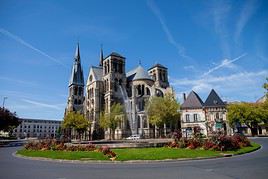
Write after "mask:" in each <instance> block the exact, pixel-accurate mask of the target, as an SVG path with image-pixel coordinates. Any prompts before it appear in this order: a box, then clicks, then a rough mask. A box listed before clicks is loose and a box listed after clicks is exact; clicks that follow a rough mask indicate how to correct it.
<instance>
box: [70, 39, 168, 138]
mask: <svg viewBox="0 0 268 179" xmlns="http://www.w3.org/2000/svg"><path fill="white" fill-rule="evenodd" d="M125 64H126V58H125V57H124V56H122V55H120V54H118V53H116V52H112V53H111V54H110V55H108V56H106V57H104V56H103V50H102V48H101V51H100V59H99V64H98V65H97V66H91V67H90V69H89V74H88V77H87V81H86V84H85V82H84V76H83V69H82V66H81V58H80V50H79V44H78V45H77V47H76V51H75V56H74V64H73V67H72V72H71V78H70V81H69V96H68V101H67V107H66V109H65V114H66V113H67V112H70V111H76V112H80V113H82V114H84V115H85V117H86V118H87V119H88V120H90V122H91V128H90V129H89V131H90V134H89V136H90V137H89V136H87V137H88V138H90V139H101V138H106V139H108V138H109V134H110V132H111V131H110V130H106V131H103V130H102V129H101V128H100V127H99V120H100V114H101V112H102V111H103V112H105V113H109V112H110V109H111V105H112V104H114V103H120V104H122V105H123V106H124V110H125V114H126V115H125V117H124V118H122V120H121V121H120V123H119V124H118V127H117V129H116V130H115V139H122V138H126V137H128V136H130V135H140V136H142V137H143V138H150V137H154V135H155V129H154V127H152V126H151V125H150V124H149V121H148V118H147V115H146V112H145V103H146V101H148V100H149V98H150V97H151V96H161V97H163V96H164V95H165V94H166V93H173V90H172V88H171V87H170V85H169V82H168V69H167V68H166V67H165V66H163V65H161V64H155V65H153V66H152V67H151V68H149V69H148V70H145V69H144V68H143V67H142V66H141V64H139V65H138V66H137V67H136V68H134V69H132V70H130V71H126V69H125ZM84 90H85V92H84ZM164 130H165V132H166V133H168V132H170V130H171V129H170V126H168V125H167V126H166V125H165V126H164Z"/></svg>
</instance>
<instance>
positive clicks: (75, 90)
mask: <svg viewBox="0 0 268 179" xmlns="http://www.w3.org/2000/svg"><path fill="white" fill-rule="evenodd" d="M74 95H77V86H75V87H74Z"/></svg>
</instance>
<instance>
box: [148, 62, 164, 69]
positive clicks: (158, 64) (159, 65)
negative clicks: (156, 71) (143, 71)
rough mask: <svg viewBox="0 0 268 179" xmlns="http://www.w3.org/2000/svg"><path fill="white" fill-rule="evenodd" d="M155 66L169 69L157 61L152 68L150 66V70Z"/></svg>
mask: <svg viewBox="0 0 268 179" xmlns="http://www.w3.org/2000/svg"><path fill="white" fill-rule="evenodd" d="M155 67H159V68H164V69H167V67H165V66H163V65H161V64H160V63H157V64H155V65H154V66H152V67H151V68H149V69H148V70H151V69H153V68H155Z"/></svg>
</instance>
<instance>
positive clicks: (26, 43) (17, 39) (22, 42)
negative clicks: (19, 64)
mask: <svg viewBox="0 0 268 179" xmlns="http://www.w3.org/2000/svg"><path fill="white" fill-rule="evenodd" d="M0 33H2V34H3V35H5V36H7V37H9V38H11V39H13V40H15V41H17V42H18V43H20V44H22V45H24V46H25V47H28V48H30V49H32V50H33V51H35V52H37V53H39V54H41V55H43V56H45V57H47V58H49V59H50V60H52V61H53V62H55V63H57V64H59V65H61V66H63V67H65V68H66V65H65V64H63V63H62V62H61V61H59V60H57V59H56V58H54V57H51V56H50V55H48V54H47V53H45V52H43V51H41V50H39V49H38V48H36V47H34V46H32V45H31V44H29V43H28V42H26V41H24V40H22V39H21V38H20V37H18V36H16V35H14V34H12V33H11V32H9V31H7V30H5V29H3V28H0Z"/></svg>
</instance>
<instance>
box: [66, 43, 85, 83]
mask: <svg viewBox="0 0 268 179" xmlns="http://www.w3.org/2000/svg"><path fill="white" fill-rule="evenodd" d="M71 85H80V86H84V76H83V69H82V66H81V61H80V50H79V43H78V44H77V46H76V50H75V55H74V64H73V68H72V74H71V78H70V81H69V86H71Z"/></svg>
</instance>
